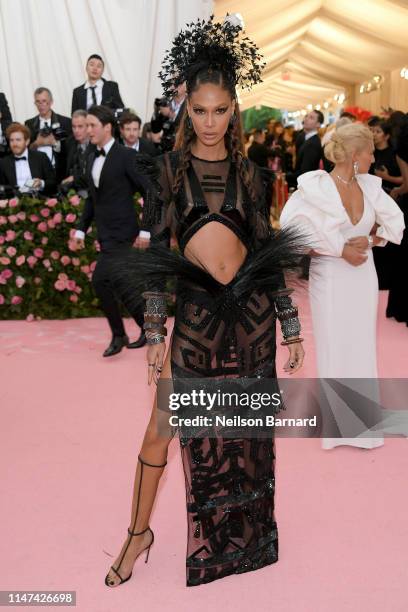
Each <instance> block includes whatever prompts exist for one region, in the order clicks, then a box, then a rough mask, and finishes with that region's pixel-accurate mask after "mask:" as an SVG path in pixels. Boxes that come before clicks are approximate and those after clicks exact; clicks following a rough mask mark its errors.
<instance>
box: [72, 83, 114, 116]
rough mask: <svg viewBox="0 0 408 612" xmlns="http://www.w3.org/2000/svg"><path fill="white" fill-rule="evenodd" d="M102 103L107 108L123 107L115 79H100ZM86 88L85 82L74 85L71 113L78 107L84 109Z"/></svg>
mask: <svg viewBox="0 0 408 612" xmlns="http://www.w3.org/2000/svg"><path fill="white" fill-rule="evenodd" d="M102 81H103V87H102V104H103V105H105V106H109V108H112V109H116V108H124V107H125V105H124V104H123V101H122V98H121V96H120V93H119V85H118V84H117V83H116V82H115V81H106V80H105V79H102ZM86 99H87V90H86V89H85V83H84V84H83V85H80V86H79V87H75V89H74V91H73V92H72V105H71V114H72V113H73V112H74V111H76V110H79V109H82V110H86Z"/></svg>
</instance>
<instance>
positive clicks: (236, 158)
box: [172, 69, 256, 203]
mask: <svg viewBox="0 0 408 612" xmlns="http://www.w3.org/2000/svg"><path fill="white" fill-rule="evenodd" d="M205 83H212V84H213V85H219V86H220V87H222V88H223V89H225V90H226V91H228V93H229V94H230V96H231V99H232V100H235V110H234V114H233V115H232V117H231V121H230V123H229V125H228V129H227V131H226V133H225V137H224V138H225V146H226V148H227V151H228V153H229V155H230V157H231V160H232V161H233V162H235V164H236V167H237V170H238V173H239V176H240V178H241V180H242V182H243V184H244V186H245V188H246V190H247V192H248V195H249V197H250V199H251V200H252V202H253V203H255V201H256V195H255V190H254V186H253V184H252V181H251V178H250V175H249V172H248V169H247V167H246V164H245V163H244V162H243V157H244V145H243V131H242V122H241V113H240V110H239V106H238V101H237V99H236V95H235V86H234V84H233V83H232V82H231V81H230V80H229V79H228V77H227V76H226V75H225V74H224V73H223V72H221V71H220V70H212V69H204V70H201V71H199V72H198V73H197V74H195V75H194V77H193V79H192V81H191V82H189V83H188V88H187V90H188V95H191V93H192V92H193V91H196V90H197V89H198V87H199V86H200V85H203V84H205ZM195 138H196V135H195V132H194V129H193V127H192V124H191V121H190V120H189V117H188V112H187V108H185V109H184V114H183V117H182V119H181V122H180V127H179V129H178V131H177V135H176V142H175V145H174V150H177V151H180V160H179V164H178V166H177V171H176V173H175V176H174V181H173V188H172V192H173V198H175V197H176V196H177V194H178V192H179V190H180V188H181V184H182V181H183V178H184V175H185V173H186V171H187V170H188V167H189V164H190V163H191V145H192V144H193V143H194V141H195Z"/></svg>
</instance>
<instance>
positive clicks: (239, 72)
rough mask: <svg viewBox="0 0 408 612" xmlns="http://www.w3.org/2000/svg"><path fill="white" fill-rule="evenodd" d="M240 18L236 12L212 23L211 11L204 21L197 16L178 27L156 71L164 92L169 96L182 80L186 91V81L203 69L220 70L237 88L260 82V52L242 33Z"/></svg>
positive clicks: (189, 81)
mask: <svg viewBox="0 0 408 612" xmlns="http://www.w3.org/2000/svg"><path fill="white" fill-rule="evenodd" d="M241 20H242V18H240V16H238V15H227V17H226V18H225V21H224V23H215V22H214V15H211V17H210V19H209V20H208V21H205V20H200V19H198V20H197V21H196V22H193V23H190V24H188V26H187V29H186V30H181V32H180V33H179V34H178V35H177V36H176V37H175V39H174V40H173V46H172V48H171V49H170V50H168V51H166V55H165V57H164V60H163V63H162V69H161V71H160V72H159V78H160V79H161V82H162V86H163V91H164V95H165V96H167V97H169V98H172V97H173V96H174V95H175V93H176V88H177V86H178V85H181V83H184V81H185V82H186V84H187V91H189V83H191V82H192V81H193V79H194V77H195V75H196V74H197V73H198V72H199V71H201V70H203V69H212V70H220V71H221V72H222V73H223V75H225V77H226V79H227V80H228V82H229V83H231V85H233V86H238V87H240V88H241V89H251V87H252V86H253V85H255V84H256V83H260V82H262V79H261V72H262V69H263V67H264V66H265V64H264V63H262V61H261V60H262V55H261V54H260V53H259V49H258V47H257V46H256V44H255V43H254V42H253V41H252V40H250V39H249V38H248V37H247V36H243V23H242V21H241Z"/></svg>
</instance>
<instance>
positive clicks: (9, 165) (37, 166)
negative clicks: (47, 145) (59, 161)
mask: <svg viewBox="0 0 408 612" xmlns="http://www.w3.org/2000/svg"><path fill="white" fill-rule="evenodd" d="M16 163H17V164H18V163H21V162H16V161H15V160H14V155H7V157H3V159H0V183H1V184H2V185H9V186H10V187H16V186H17V177H16ZM28 165H29V166H30V170H31V176H32V177H33V179H34V178H39V179H42V180H43V181H44V183H45V185H44V189H43V192H42V193H44V194H45V195H53V194H54V193H55V191H56V187H57V183H56V180H55V172H54V168H53V167H52V165H51V162H50V160H49V159H48V156H47V155H46V154H45V153H42V152H41V151H28Z"/></svg>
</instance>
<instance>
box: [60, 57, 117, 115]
mask: <svg viewBox="0 0 408 612" xmlns="http://www.w3.org/2000/svg"><path fill="white" fill-rule="evenodd" d="M104 68H105V64H104V61H103V59H102V58H101V56H100V55H97V54H96V53H94V54H92V55H90V56H89V58H88V61H87V62H86V73H87V75H88V79H87V80H86V81H85V83H84V84H83V85H80V86H79V87H76V88H75V89H74V91H73V93H72V110H71V114H73V113H74V111H76V110H79V109H82V110H88V109H89V108H90V107H91V106H94V105H96V104H98V105H100V104H103V105H104V106H109V108H111V109H113V110H116V109H117V108H124V106H125V105H124V104H123V101H122V98H121V96H120V93H119V86H118V84H117V83H115V81H107V80H106V79H104V78H102V74H103V71H104Z"/></svg>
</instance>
